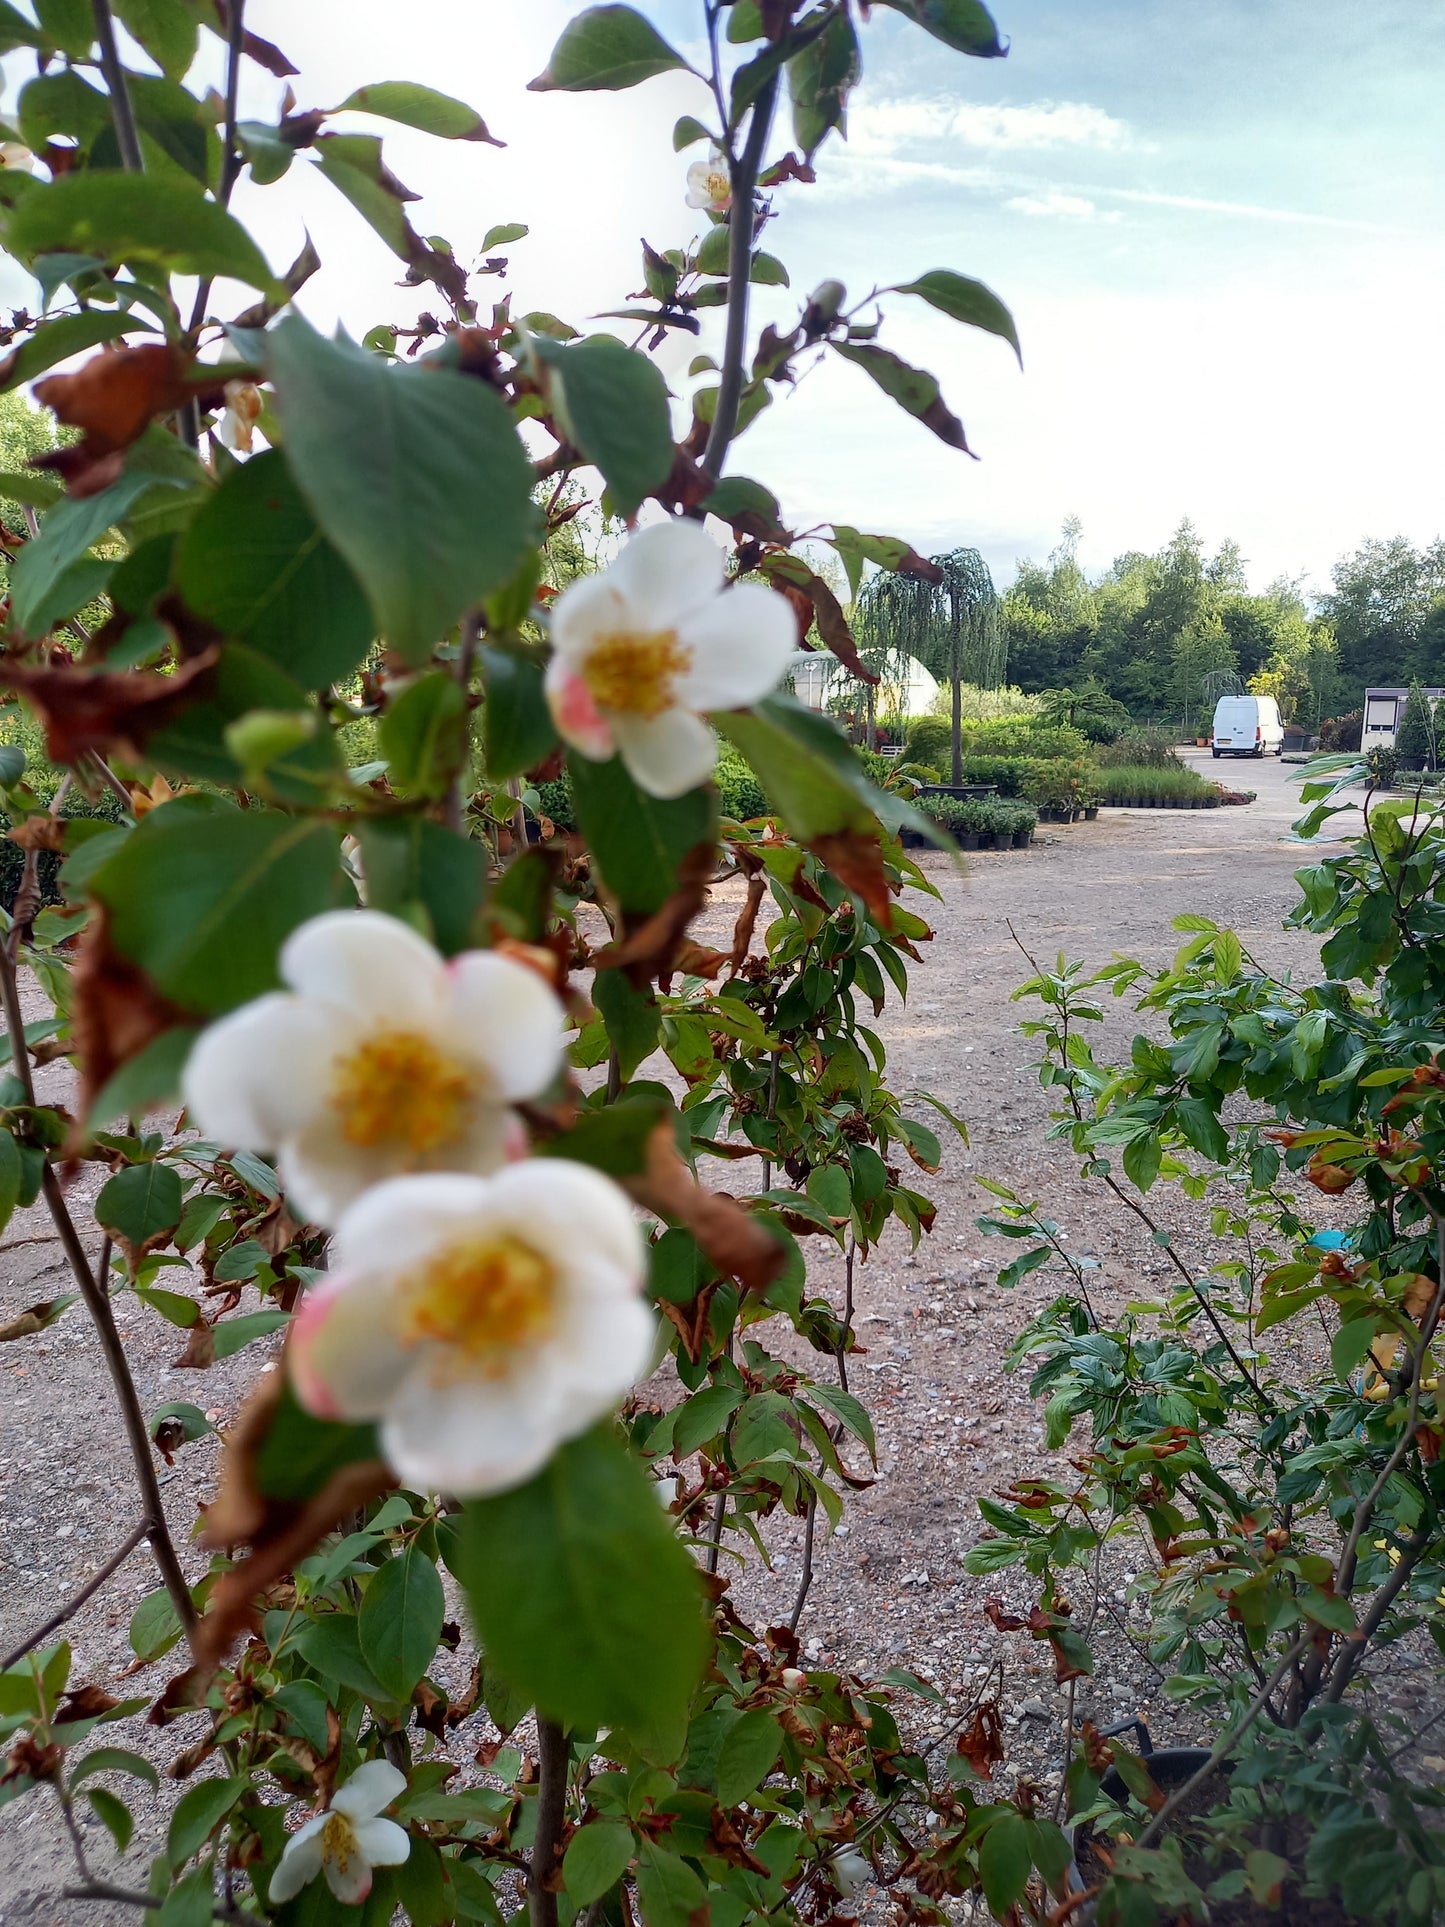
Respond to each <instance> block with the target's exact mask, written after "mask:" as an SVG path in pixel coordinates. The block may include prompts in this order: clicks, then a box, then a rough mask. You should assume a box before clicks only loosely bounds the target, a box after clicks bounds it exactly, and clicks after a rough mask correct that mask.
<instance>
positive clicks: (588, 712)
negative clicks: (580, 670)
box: [544, 656, 616, 763]
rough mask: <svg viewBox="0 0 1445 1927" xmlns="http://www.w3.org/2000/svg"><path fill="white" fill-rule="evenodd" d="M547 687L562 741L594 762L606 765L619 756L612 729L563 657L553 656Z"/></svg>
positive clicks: (550, 704)
mask: <svg viewBox="0 0 1445 1927" xmlns="http://www.w3.org/2000/svg"><path fill="white" fill-rule="evenodd" d="M544 687H545V689H546V694H547V706H548V708H549V709H550V710H551V712H552V721H553V722H554V723H555V724H556V725H557V733H558V735H559V736H561V738H562V740H563V741H564V742H567V743H570V744H571V746H572V747H573V749H576V750H580V751H581V753H582V754H583V755H584V756H586V757H588V758H590V759H591V761H592V762H594V763H605V762H607V761H608V759H609V758H610V757H611V756H613V755H614V754H615V753H616V745H615V744H614V743H613V740H612V729H611V726H610V725H609V723H608V721H607V718H606V717H605V716H604V715H603V714H602V711H601V710H600V709H599V708H598V707H597V705H596V703H595V702H593V700H592V691H591V690H590V689H589V688H588V687H587V685H586V683H585V682H584V681H583V680H582V678H581V676H579V675H578V674H577V672H576V670H575V669H572V668H569V666H568V665H567V663H566V662H564V661H563V659H562V657H561V656H553V658H552V660H551V662H549V663H548V665H547V675H546V679H545V684H544Z"/></svg>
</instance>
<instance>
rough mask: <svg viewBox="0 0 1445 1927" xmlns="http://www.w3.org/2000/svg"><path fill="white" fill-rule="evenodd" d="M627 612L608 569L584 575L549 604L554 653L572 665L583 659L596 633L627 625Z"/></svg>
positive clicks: (628, 614) (613, 630)
mask: <svg viewBox="0 0 1445 1927" xmlns="http://www.w3.org/2000/svg"><path fill="white" fill-rule="evenodd" d="M630 622H631V612H630V610H629V609H628V606H627V603H626V601H625V600H624V599H623V594H622V590H621V588H620V586H619V585H618V584H617V583H616V582H615V581H614V580H613V573H612V570H611V569H604V570H602V571H601V573H600V574H598V575H585V576H583V577H582V579H581V581H580V582H574V583H572V585H571V586H570V587H569V588H566V589H564V590H563V591H562V593H561V595H559V596H558V598H557V600H556V601H555V602H554V603H553V604H552V609H551V615H550V629H551V635H552V648H553V651H554V654H555V655H557V656H560V657H561V658H562V660H563V662H564V663H570V664H571V665H572V667H573V668H574V669H576V668H579V667H580V666H581V664H582V663H584V662H585V661H586V660H587V657H588V654H589V652H590V651H591V649H592V646H593V644H594V643H595V642H596V641H597V638H598V637H599V636H607V635H616V634H617V632H618V631H619V630H624V629H626V628H628V627H629V626H630Z"/></svg>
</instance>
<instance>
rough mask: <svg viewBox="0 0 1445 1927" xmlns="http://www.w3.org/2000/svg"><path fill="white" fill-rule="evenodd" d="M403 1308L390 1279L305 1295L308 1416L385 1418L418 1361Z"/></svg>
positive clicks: (296, 1356)
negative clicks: (405, 1341)
mask: <svg viewBox="0 0 1445 1927" xmlns="http://www.w3.org/2000/svg"><path fill="white" fill-rule="evenodd" d="M399 1306H400V1293H399V1291H398V1290H397V1288H396V1282H395V1280H394V1279H393V1277H392V1276H391V1275H389V1274H378V1273H373V1274H372V1275H370V1276H369V1277H359V1278H349V1277H347V1276H346V1275H345V1273H333V1274H332V1275H331V1276H330V1277H329V1278H327V1280H326V1282H325V1283H324V1284H321V1285H314V1286H313V1287H312V1288H311V1290H309V1291H308V1292H307V1293H306V1295H305V1297H304V1298H303V1299H302V1300H301V1305H300V1308H299V1309H298V1311H297V1313H296V1316H295V1317H294V1318H293V1319H292V1321H291V1330H290V1335H289V1338H288V1340H287V1344H286V1354H285V1356H286V1364H287V1367H288V1369H289V1371H290V1373H291V1383H292V1384H293V1385H294V1386H295V1388H296V1396H297V1397H298V1398H299V1399H300V1401H301V1403H302V1404H303V1405H304V1406H305V1407H306V1409H307V1411H308V1412H314V1413H315V1415H316V1416H317V1417H318V1418H326V1419H343V1420H345V1421H347V1422H348V1423H352V1424H358V1423H361V1422H363V1421H364V1420H366V1419H372V1418H378V1417H379V1416H380V1415H381V1413H382V1412H383V1411H384V1410H385V1409H386V1405H387V1401H388V1400H389V1399H390V1398H391V1397H392V1395H393V1394H394V1393H395V1391H396V1389H397V1387H398V1386H399V1385H400V1384H401V1382H402V1380H403V1379H404V1378H405V1376H406V1374H407V1373H408V1372H409V1371H410V1370H411V1369H412V1366H413V1362H414V1361H413V1358H412V1355H411V1354H410V1353H409V1352H408V1351H407V1350H406V1348H405V1347H404V1346H403V1345H402V1343H401V1340H400V1336H399V1334H398V1331H397V1312H398V1310H399ZM393 1770H395V1769H393ZM355 1777H356V1776H353V1778H355ZM395 1797H396V1796H395V1795H394V1794H388V1795H387V1799H394V1798H395ZM381 1804H382V1805H383V1806H385V1805H386V1801H385V1800H383V1801H382V1802H381ZM341 1811H343V1812H345V1811H347V1809H346V1808H344V1807H343V1808H342V1809H341ZM371 1811H372V1812H376V1811H377V1809H376V1808H375V1807H373V1808H372V1809H371Z"/></svg>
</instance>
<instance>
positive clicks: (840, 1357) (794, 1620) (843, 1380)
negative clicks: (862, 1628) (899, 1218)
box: [773, 1056, 858, 1632]
mask: <svg viewBox="0 0 1445 1927" xmlns="http://www.w3.org/2000/svg"><path fill="white" fill-rule="evenodd" d="M773 1069H774V1073H775V1075H776V1071H777V1058H776V1056H775V1057H774V1059H773ZM857 1257H858V1239H857V1237H856V1235H855V1234H854V1233H853V1232H851V1231H850V1232H849V1233H848V1249H847V1251H846V1253H845V1254H844V1259H843V1275H844V1279H845V1281H846V1282H845V1284H844V1296H843V1322H842V1324H841V1326H840V1327H839V1329H838V1343H837V1344H836V1345H835V1346H834V1348H833V1356H834V1358H835V1359H836V1360H837V1364H838V1384H839V1386H840V1387H841V1389H842V1390H843V1391H845V1392H846V1391H847V1390H848V1341H849V1339H850V1338H851V1337H852V1336H853V1267H854V1265H855V1264H856V1262H857ZM843 1432H844V1426H843V1421H842V1420H841V1419H840V1420H839V1421H838V1423H837V1424H836V1425H835V1426H834V1427H833V1428H832V1439H833V1444H834V1445H835V1446H836V1445H837V1444H838V1443H839V1441H840V1440H841V1439H842V1437H843ZM817 1526H818V1495H817V1493H816V1492H814V1493H812V1494H810V1495H809V1498H808V1511H807V1516H806V1519H805V1521H804V1525H803V1571H802V1576H801V1578H800V1579H799V1581H798V1592H797V1597H796V1598H795V1599H794V1601H793V1610H792V1612H791V1613H790V1614H789V1615H788V1629H789V1631H790V1632H796V1631H797V1630H798V1621H799V1620H800V1619H801V1618H802V1617H803V1607H804V1606H805V1605H806V1604H807V1601H808V1594H809V1593H810V1592H811V1591H812V1587H813V1547H814V1543H815V1540H816V1536H817Z"/></svg>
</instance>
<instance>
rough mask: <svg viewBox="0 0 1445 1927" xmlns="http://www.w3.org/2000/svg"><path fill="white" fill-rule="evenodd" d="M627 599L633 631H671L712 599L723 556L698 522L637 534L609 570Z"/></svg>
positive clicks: (678, 522)
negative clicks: (635, 628) (633, 626)
mask: <svg viewBox="0 0 1445 1927" xmlns="http://www.w3.org/2000/svg"><path fill="white" fill-rule="evenodd" d="M607 577H608V580H609V581H611V582H613V583H615V584H616V586H617V588H618V589H619V590H620V591H621V593H622V595H623V596H624V597H625V598H626V600H627V604H628V609H629V611H630V613H631V615H632V618H633V622H634V624H635V626H636V627H637V628H638V629H640V630H642V631H643V632H644V633H647V634H651V633H652V632H653V631H655V630H658V629H671V628H673V627H675V626H676V625H677V624H679V623H681V622H682V620H683V619H684V617H686V616H689V615H692V614H693V613H695V612H696V611H698V610H701V609H702V607H703V606H704V605H705V604H706V603H707V602H708V601H710V600H711V598H712V597H714V596H716V595H717V593H718V592H719V590H720V589H721V588H722V585H723V552H722V550H721V549H720V548H719V547H718V545H717V543H716V542H714V541H713V539H712V537H711V536H710V535H709V534H708V533H707V531H706V530H705V529H704V527H703V525H702V523H701V522H693V521H685V520H683V519H681V518H673V519H669V520H668V521H666V522H654V523H652V525H651V526H650V527H648V528H645V529H639V530H638V532H637V534H636V535H634V536H633V537H632V539H631V541H630V542H628V544H627V545H626V547H625V548H624V549H623V550H622V552H621V554H620V555H619V556H618V558H617V560H616V561H615V562H614V563H613V564H612V565H611V567H610V568H609V569H608V570H607Z"/></svg>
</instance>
